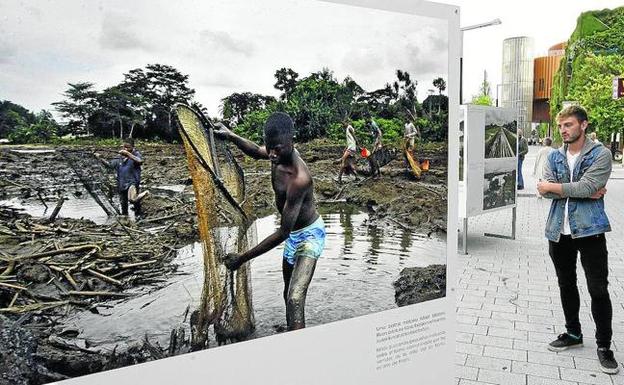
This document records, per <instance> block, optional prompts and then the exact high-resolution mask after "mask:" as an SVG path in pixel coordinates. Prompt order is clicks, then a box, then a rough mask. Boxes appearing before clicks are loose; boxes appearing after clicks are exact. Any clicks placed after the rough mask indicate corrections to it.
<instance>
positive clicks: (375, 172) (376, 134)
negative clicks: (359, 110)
mask: <svg viewBox="0 0 624 385" xmlns="http://www.w3.org/2000/svg"><path fill="white" fill-rule="evenodd" d="M368 124H369V126H370V129H371V135H372V136H373V151H372V152H371V154H370V155H369V156H368V164H369V165H370V170H371V176H372V177H377V176H379V177H380V176H381V168H380V167H379V163H378V162H377V158H378V156H379V154H377V155H375V153H376V152H377V150H380V149H381V148H382V147H383V144H382V142H381V138H382V136H383V133H382V131H381V128H379V126H378V125H377V122H375V120H374V119H373V118H372V116H369V117H368Z"/></svg>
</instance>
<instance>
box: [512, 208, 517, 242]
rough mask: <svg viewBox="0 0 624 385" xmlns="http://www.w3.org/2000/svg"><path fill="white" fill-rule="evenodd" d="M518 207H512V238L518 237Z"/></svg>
mask: <svg viewBox="0 0 624 385" xmlns="http://www.w3.org/2000/svg"><path fill="white" fill-rule="evenodd" d="M516 218H517V215H516V207H515V206H514V207H513V208H512V209H511V239H516Z"/></svg>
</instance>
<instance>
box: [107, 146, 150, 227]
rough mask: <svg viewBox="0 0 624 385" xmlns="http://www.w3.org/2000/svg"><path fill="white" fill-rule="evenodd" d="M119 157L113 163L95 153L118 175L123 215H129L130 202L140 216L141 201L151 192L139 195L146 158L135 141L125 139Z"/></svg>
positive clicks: (118, 188)
mask: <svg viewBox="0 0 624 385" xmlns="http://www.w3.org/2000/svg"><path fill="white" fill-rule="evenodd" d="M121 147H122V148H121V150H119V156H118V157H117V158H115V159H113V160H111V161H108V160H106V159H103V158H102V155H101V154H98V153H97V152H96V153H95V157H96V158H97V159H99V160H100V161H101V162H102V164H104V165H105V166H106V167H108V168H110V169H112V170H115V172H116V173H117V191H118V192H119V202H120V205H121V214H122V215H128V202H130V203H131V204H132V205H133V207H134V214H135V215H136V216H140V215H141V214H142V213H141V200H142V199H143V198H145V197H146V196H147V195H148V194H149V191H148V190H145V191H144V192H141V193H139V190H140V185H141V166H142V165H143V163H144V158H143V156H142V155H141V153H140V152H139V150H137V149H136V148H135V147H134V139H132V138H128V139H124V141H123V143H122V146H121Z"/></svg>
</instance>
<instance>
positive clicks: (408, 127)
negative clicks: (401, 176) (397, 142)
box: [403, 121, 419, 170]
mask: <svg viewBox="0 0 624 385" xmlns="http://www.w3.org/2000/svg"><path fill="white" fill-rule="evenodd" d="M417 135H419V132H418V129H417V128H416V126H415V125H414V123H412V122H411V121H408V122H407V123H405V126H404V131H403V147H404V150H405V151H406V152H409V153H410V154H411V153H412V152H413V151H414V142H415V139H416V136H417ZM403 156H404V157H405V169H406V170H409V168H410V165H409V161H408V160H407V154H405V153H404V154H403Z"/></svg>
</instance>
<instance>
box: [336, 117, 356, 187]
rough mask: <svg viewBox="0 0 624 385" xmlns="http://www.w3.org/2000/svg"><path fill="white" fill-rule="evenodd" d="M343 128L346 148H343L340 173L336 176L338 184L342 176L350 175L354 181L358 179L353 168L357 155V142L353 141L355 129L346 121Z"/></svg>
mask: <svg viewBox="0 0 624 385" xmlns="http://www.w3.org/2000/svg"><path fill="white" fill-rule="evenodd" d="M342 124H343V126H344V128H345V135H346V138H347V147H346V148H345V150H344V152H343V154H342V159H341V164H340V173H339V174H338V183H342V174H344V173H346V174H347V175H348V174H349V173H352V174H353V175H354V176H355V180H357V179H358V175H357V170H356V168H355V154H356V153H357V140H356V139H355V129H354V128H353V126H352V125H351V122H350V121H349V120H348V119H347V120H345V121H344V122H343V123H342Z"/></svg>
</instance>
